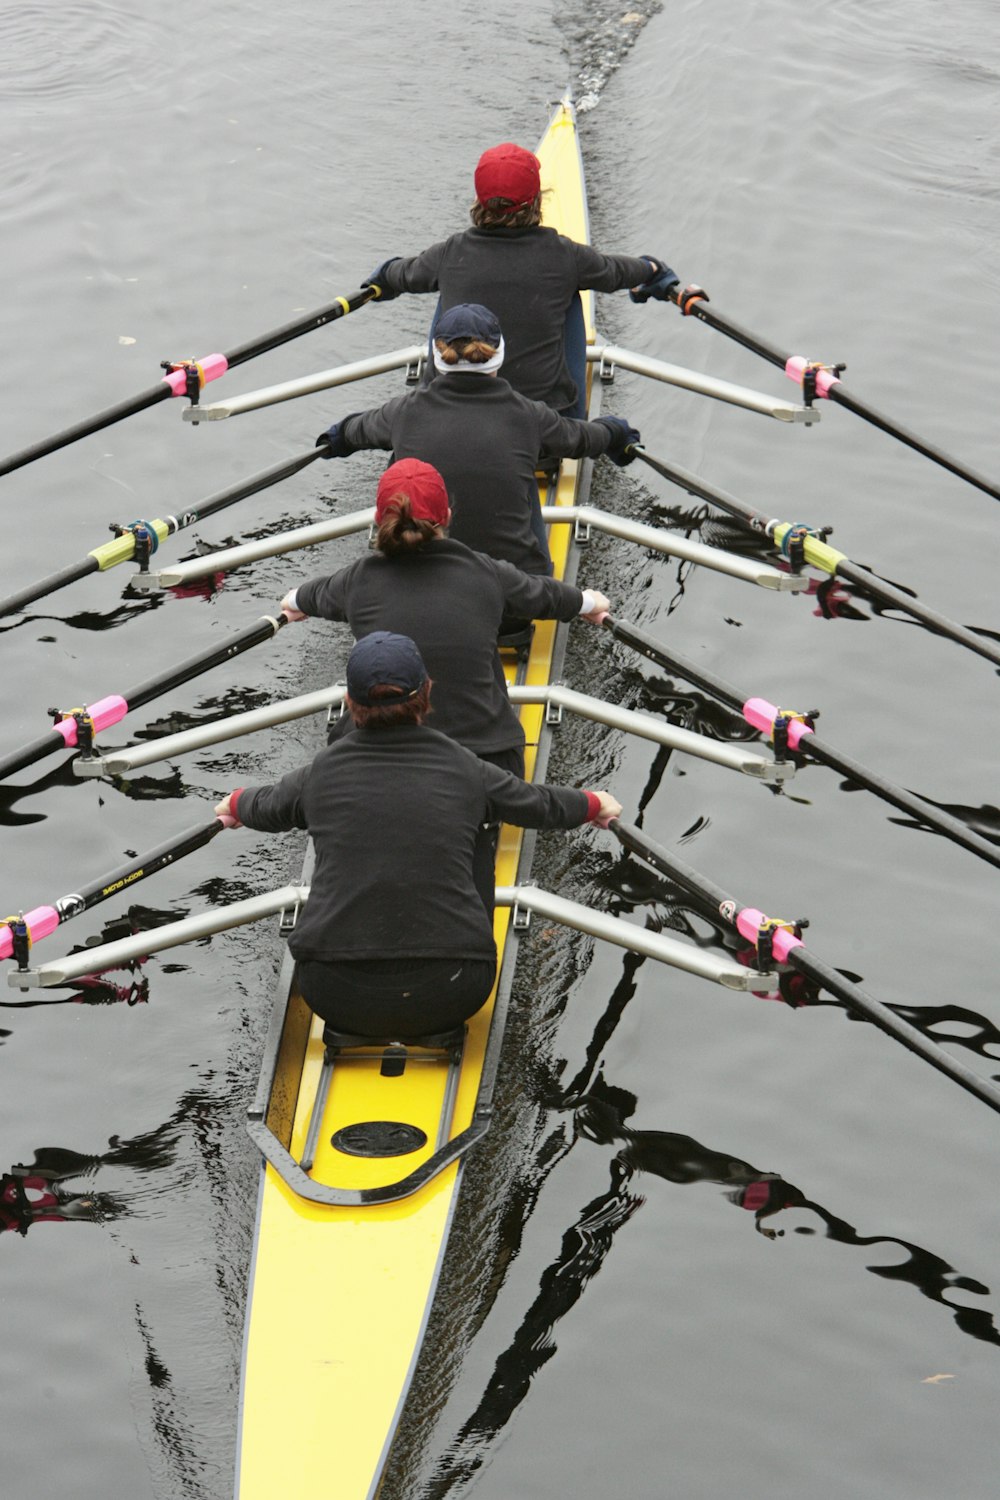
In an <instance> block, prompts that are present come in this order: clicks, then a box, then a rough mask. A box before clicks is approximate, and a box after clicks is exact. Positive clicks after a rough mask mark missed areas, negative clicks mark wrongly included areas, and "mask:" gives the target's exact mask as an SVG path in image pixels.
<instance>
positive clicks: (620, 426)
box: [597, 417, 642, 469]
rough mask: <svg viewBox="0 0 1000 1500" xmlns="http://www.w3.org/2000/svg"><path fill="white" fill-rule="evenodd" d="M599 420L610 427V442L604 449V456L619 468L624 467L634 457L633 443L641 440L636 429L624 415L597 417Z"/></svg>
mask: <svg viewBox="0 0 1000 1500" xmlns="http://www.w3.org/2000/svg"><path fill="white" fill-rule="evenodd" d="M597 420H598V421H599V422H601V423H603V425H604V426H605V427H607V428H609V429H610V432H611V442H610V443H609V444H608V446H607V448H606V449H605V450H604V452H605V455H606V457H608V458H610V460H611V462H612V463H613V464H617V465H618V467H619V469H624V467H625V465H626V464H630V463H631V462H632V460H633V459H634V458H635V444H636V443H641V442H642V436H641V434H640V433H639V431H638V429H637V428H635V427H630V426H629V424H628V420H627V419H626V418H625V417H598V419H597Z"/></svg>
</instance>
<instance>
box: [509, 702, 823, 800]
mask: <svg viewBox="0 0 1000 1500" xmlns="http://www.w3.org/2000/svg"><path fill="white" fill-rule="evenodd" d="M508 692H509V695H510V701H511V703H544V704H545V705H546V706H547V707H548V708H549V709H556V710H558V709H563V708H565V709H568V710H569V712H570V713H574V714H579V715H580V717H581V718H584V719H591V720H593V721H594V723H596V724H608V725H610V726H611V728H613V729H621V730H623V731H624V733H626V734H634V735H638V736H639V737H640V738H642V739H646V740H653V741H654V742H655V743H656V744H658V745H665V746H667V747H668V749H671V750H681V751H683V752H684V753H685V754H687V755H695V756H697V757H698V759H699V760H708V761H711V762H713V764H715V765H718V766H725V767H726V768H727V769H728V770H730V771H740V772H742V774H743V775H744V776H756V777H758V778H759V779H760V780H762V781H768V782H771V783H776V782H781V781H786V780H788V778H789V777H790V776H791V775H792V774H793V773H794V767H793V766H792V764H791V762H790V761H788V762H785V763H783V764H780V765H779V764H778V762H776V761H773V760H771V759H770V758H769V757H768V756H766V755H758V754H757V753H756V752H755V751H754V750H752V749H750V748H749V747H748V746H744V745H738V744H736V745H734V744H729V743H727V742H726V741H723V740H713V739H710V738H709V737H708V735H705V734H696V733H695V732H694V731H693V730H690V729H681V728H679V727H678V726H677V725H675V724H667V723H666V722H665V721H664V720H662V719H657V718H655V717H654V716H653V715H652V714H643V713H638V712H636V711H635V710H634V709H631V708H619V707H618V706H617V704H613V703H606V702H605V701H604V699H603V698H591V697H589V696H588V695H587V694H586V693H578V692H576V691H575V690H574V689H573V688H567V687H563V686H561V684H553V685H550V686H540V687H517V686H513V687H510V688H509V689H508Z"/></svg>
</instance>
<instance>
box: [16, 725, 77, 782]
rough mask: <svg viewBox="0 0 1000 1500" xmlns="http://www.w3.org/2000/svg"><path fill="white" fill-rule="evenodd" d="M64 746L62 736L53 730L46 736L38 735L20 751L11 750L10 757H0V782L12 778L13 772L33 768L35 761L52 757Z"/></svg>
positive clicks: (64, 742)
mask: <svg viewBox="0 0 1000 1500" xmlns="http://www.w3.org/2000/svg"><path fill="white" fill-rule="evenodd" d="M65 745H66V741H65V740H64V739H63V737H62V735H61V734H57V733H56V731H55V730H54V729H50V730H49V732H48V734H41V735H39V737H38V739H37V740H32V742H31V744H30V745H24V746H22V748H21V749H20V750H13V751H12V752H11V753H10V755H4V756H2V757H0V781H3V780H4V778H5V777H7V776H13V775H14V772H15V771H23V770H24V768H25V767H26V766H33V765H34V764H35V762H36V761H39V760H44V759H45V757H46V756H47V755H54V754H55V753H56V751H57V750H62V749H64V748H65Z"/></svg>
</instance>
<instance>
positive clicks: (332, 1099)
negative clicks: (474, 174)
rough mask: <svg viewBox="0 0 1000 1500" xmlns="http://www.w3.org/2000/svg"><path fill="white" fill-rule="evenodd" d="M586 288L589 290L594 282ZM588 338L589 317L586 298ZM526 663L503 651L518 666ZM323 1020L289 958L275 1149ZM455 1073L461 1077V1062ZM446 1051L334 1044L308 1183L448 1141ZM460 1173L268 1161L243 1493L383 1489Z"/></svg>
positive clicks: (547, 171)
mask: <svg viewBox="0 0 1000 1500" xmlns="http://www.w3.org/2000/svg"><path fill="white" fill-rule="evenodd" d="M539 157H540V159H541V162H542V182H543V188H544V189H546V193H545V197H544V199H543V201H544V202H545V205H546V209H545V217H546V222H547V223H551V224H554V225H556V227H558V228H560V229H561V230H562V231H563V232H565V233H568V234H570V235H571V236H573V237H574V238H577V239H580V240H585V239H587V237H588V234H587V209H586V197H585V192H584V185H583V171H582V162H581V158H580V151H579V144H578V140H577V135H576V127H575V120H574V117H573V112H572V108H571V107H570V106H569V105H568V104H563V105H561V106H560V107H559V109H557V111H556V112H555V114H554V115H553V118H552V120H551V122H550V124H549V127H548V129H547V131H546V134H545V136H544V137H543V140H542V142H541V144H540V146H539ZM586 301H587V302H588V303H589V302H590V301H591V299H590V298H589V297H588V298H587V299H586ZM584 312H585V319H586V325H587V334H588V338H590V339H592V338H593V330H592V316H591V309H590V307H589V306H587V307H585V309H584ZM583 477H584V476H583V474H582V473H581V469H580V466H579V465H577V464H576V463H573V462H567V463H566V464H564V466H563V469H562V471H561V473H560V475H559V478H558V481H557V485H556V493H555V495H554V496H553V495H552V494H551V493H550V494H549V496H548V497H547V498H548V500H549V503H552V501H553V500H554V501H555V503H556V504H560V505H572V504H574V503H577V502H578V501H579V498H580V489H581V481H582V479H583ZM568 532H569V528H568V527H566V526H559V527H555V528H553V533H552V552H553V560H554V563H555V567H556V572H557V574H559V575H560V576H563V577H568V576H569V574H570V573H571V572H572V549H571V547H570V539H569V536H568ZM564 636H565V628H564V627H558V626H557V625H556V624H555V623H554V622H541V623H539V624H538V625H537V626H536V628H535V634H534V639H533V642H532V647H531V652H530V656H529V658H528V661H527V663H526V665H525V666H523V667H522V679H521V680H523V681H525V682H526V683H528V684H529V685H535V684H544V683H546V682H549V681H550V680H552V678H553V676H554V675H557V673H558V670H559V668H560V666H561V659H562V653H563V649H564ZM516 670H517V669H516V664H515V663H513V662H512V663H510V664H508V673H509V676H510V677H511V680H513V676H514V673H515V671H516ZM522 723H523V726H524V729H525V735H526V739H527V754H526V774H527V775H528V776H529V778H530V777H532V776H536V777H537V776H541V775H542V774H544V765H545V761H546V759H547V751H548V729H547V726H546V724H545V720H544V710H543V709H542V708H541V707H538V706H527V707H525V708H524V709H523V710H522ZM533 846H534V836H533V835H531V834H527V835H522V833H521V830H519V829H512V828H504V830H503V832H502V835H501V840H500V846H499V850H498V856H497V881H498V884H501V885H514V884H516V883H517V882H518V881H522V882H523V881H524V880H525V879H526V878H527V874H528V870H529V867H530V861H531V855H532V851H533ZM494 926H495V936H496V942H497V951H498V953H499V954H501V955H502V958H501V964H500V970H499V978H498V984H497V988H496V990H495V992H494V994H493V996H491V998H490V1000H489V1002H488V1003H487V1004H486V1005H485V1006H484V1007H483V1008H482V1010H480V1011H479V1013H478V1014H477V1015H476V1016H474V1017H473V1019H472V1020H471V1021H470V1022H469V1023H468V1028H467V1035H466V1039H465V1045H464V1049H463V1052H462V1056H461V1064H460V1067H459V1068H458V1070H457V1087H456V1088H455V1090H454V1098H453V1108H449V1110H448V1111H447V1113H449V1114H450V1121H448V1122H447V1124H446V1127H445V1131H444V1138H445V1140H455V1138H457V1137H459V1136H460V1135H461V1134H462V1133H463V1132H470V1131H472V1130H473V1129H474V1127H476V1126H481V1127H483V1128H485V1125H486V1124H488V1120H489V1114H490V1110H491V1100H492V1087H493V1081H494V1079H495V1075H496V1070H497V1065H498V1062H499V1050H500V1044H501V1041H502V1036H503V1028H504V1021H505V1017H506V1006H507V999H508V996H509V993H510V986H511V980H512V974H513V968H514V962H515V957H516V947H517V941H516V933H514V932H513V931H512V928H511V912H510V909H509V908H508V907H498V908H497V911H496V917H495V924H494ZM323 1056H324V1045H323V1039H322V1026H321V1024H320V1023H319V1022H318V1021H316V1020H315V1019H314V1018H312V1017H311V1015H310V1013H309V1012H308V1009H307V1007H306V1006H305V1004H304V1002H303V1001H302V1000H301V997H299V996H298V995H297V994H296V993H295V992H294V990H293V988H292V965H291V962H290V961H286V964H285V966H284V968H283V971H282V976H281V980H280V982H279V987H278V998H277V1000H276V1004H275V1009H274V1014H273V1016H272V1022H271V1028H270V1031H269V1036H268V1043H267V1048H266V1054H265V1066H264V1070H263V1072H262V1081H261V1086H260V1088H259V1089H258V1094H257V1098H256V1099H255V1102H254V1106H253V1109H252V1111H251V1120H250V1129H251V1135H254V1136H255V1138H256V1139H258V1140H260V1139H263V1138H265V1137H266V1139H268V1140H270V1141H272V1142H273V1141H276V1142H277V1143H278V1147H277V1148H276V1155H277V1156H278V1157H280V1156H281V1153H282V1152H288V1153H289V1154H290V1156H291V1157H292V1158H294V1160H295V1161H299V1160H300V1159H301V1157H302V1154H303V1150H304V1147H305V1143H306V1137H307V1133H308V1129H309V1119H310V1115H311V1112H312V1108H313V1101H314V1099H315V1096H316V1092H317V1085H318V1082H319V1079H320V1076H321V1070H322V1065H323ZM452 1076H453V1077H454V1074H453V1075H452ZM447 1079H448V1064H447V1059H445V1058H443V1057H441V1056H439V1055H434V1054H431V1053H422V1052H420V1051H419V1050H418V1051H412V1052H411V1053H410V1054H408V1056H407V1057H406V1059H405V1063H404V1065H403V1067H402V1068H401V1069H399V1067H398V1066H397V1067H395V1068H394V1067H391V1066H390V1067H389V1068H388V1069H387V1067H386V1065H385V1061H384V1056H383V1054H382V1053H381V1052H379V1051H377V1050H375V1051H372V1052H371V1053H369V1054H365V1053H362V1052H359V1053H355V1052H345V1053H343V1054H341V1055H340V1060H339V1061H338V1063H337V1065H336V1067H335V1069H334V1072H333V1081H332V1084H331V1086H330V1089H329V1093H328V1096H327V1099H326V1102H325V1106H324V1108H323V1113H322V1123H321V1125H320V1128H319V1130H318V1132H315V1130H314V1135H315V1137H316V1155H315V1161H314V1164H313V1166H312V1168H311V1169H310V1173H309V1176H310V1179H311V1181H313V1182H315V1183H318V1184H321V1185H323V1184H326V1185H334V1184H335V1185H336V1186H337V1187H338V1188H343V1189H347V1190H354V1191H355V1193H356V1195H357V1196H362V1195H363V1194H364V1193H366V1192H371V1191H373V1190H374V1191H376V1192H377V1190H378V1189H380V1188H385V1187H386V1186H387V1185H388V1184H391V1183H392V1182H394V1181H396V1180H397V1179H398V1178H399V1177H400V1176H401V1174H404V1173H407V1174H408V1173H411V1172H414V1171H419V1169H420V1167H421V1166H422V1165H425V1164H426V1163H427V1162H428V1161H429V1159H430V1158H431V1157H432V1155H433V1153H434V1151H435V1147H436V1146H437V1145H439V1144H440V1142H439V1124H440V1121H441V1119H442V1105H443V1101H444V1098H445V1091H446V1088H447ZM359 1120H378V1121H393V1122H405V1123H406V1124H407V1125H410V1126H413V1127H416V1128H417V1130H418V1131H419V1132H420V1133H421V1134H422V1135H423V1136H424V1137H425V1143H424V1144H423V1145H421V1146H419V1147H418V1149H416V1150H413V1151H410V1152H408V1153H407V1154H406V1155H405V1156H402V1157H401V1156H399V1155H393V1156H388V1157H377V1158H372V1157H368V1156H350V1155H345V1154H344V1153H343V1152H342V1151H341V1150H338V1149H336V1148H335V1147H334V1145H333V1144H332V1138H333V1137H334V1136H335V1135H336V1134H337V1132H338V1131H339V1130H341V1129H342V1128H344V1127H346V1126H348V1125H351V1124H353V1123H355V1122H357V1121H359ZM461 1173H462V1158H461V1156H459V1158H458V1159H457V1160H455V1161H453V1162H451V1163H450V1164H449V1165H447V1166H445V1167H444V1169H443V1170H441V1171H439V1172H437V1173H436V1175H434V1176H433V1177H432V1178H431V1179H430V1180H429V1181H427V1182H426V1183H424V1184H423V1185H422V1186H420V1187H418V1189H417V1190H416V1191H414V1192H412V1193H409V1194H408V1195H407V1196H406V1197H403V1198H400V1199H398V1200H397V1201H394V1202H379V1203H374V1204H373V1203H353V1204H345V1203H334V1204H331V1203H323V1202H315V1201H310V1200H309V1199H307V1198H305V1197H303V1196H301V1195H300V1193H298V1192H296V1191H295V1190H294V1189H293V1188H292V1187H291V1186H289V1184H288V1182H287V1181H286V1180H284V1178H283V1176H282V1174H281V1172H280V1171H279V1170H277V1169H276V1167H275V1165H274V1164H273V1162H271V1161H268V1162H267V1163H266V1164H265V1166H264V1169H263V1171H262V1174H261V1182H260V1191H259V1201H258V1209H257V1223H256V1233H255V1243H254V1253H253V1261H252V1266H251V1272H250V1280H249V1289H248V1300H247V1318H246V1330H245V1338H244V1352H243V1374H242V1381H241V1399H240V1423H239V1427H240V1430H239V1441H238V1469H237V1477H236V1496H237V1500H273V1497H274V1496H275V1495H276V1494H286V1495H294V1496H295V1497H296V1500H319V1497H321V1496H322V1497H327V1496H329V1495H330V1494H331V1493H335V1494H336V1495H337V1496H338V1500H372V1497H374V1496H375V1495H376V1494H377V1492H378V1489H379V1486H380V1484H381V1479H382V1475H383V1473H384V1470H385V1466H386V1461H387V1458H388V1454H389V1449H390V1447H391V1444H392V1441H393V1437H394V1434H395V1431H396V1428H397V1426H398V1423H399V1418H400V1414H401V1412H402V1407H403V1404H404V1402H405V1400H406V1396H407V1392H408V1390H409V1386H410V1382H411V1379H412V1375H413V1371H414V1368H415V1365H416V1360H417V1356H418V1354H419V1351H420V1346H421V1343H422V1340H423V1334H424V1330H425V1328H426V1324H427V1319H428V1317H429V1315H430V1309H431V1305H432V1303H433V1299H434V1293H435V1290H436V1287H437V1282H438V1278H439V1274H440V1269H441V1263H442V1258H443V1255H444V1250H445V1246H446V1244H447V1240H448V1232H449V1228H450V1225H451V1221H452V1217H453V1214H454V1209H455V1202H456V1198H457V1194H458V1189H459V1185H460V1180H461Z"/></svg>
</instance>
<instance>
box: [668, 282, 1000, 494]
mask: <svg viewBox="0 0 1000 1500" xmlns="http://www.w3.org/2000/svg"><path fill="white" fill-rule="evenodd" d="M672 300H673V301H674V302H676V303H677V305H678V307H679V308H680V309H681V311H682V312H683V313H685V314H690V315H691V316H692V317H695V318H700V319H701V321H702V322H703V323H707V324H708V326H709V328H715V329H716V330H717V331H718V332H719V333H724V334H725V335H726V337H727V338H731V339H735V341H736V343H737V344H742V345H743V347H744V349H749V350H750V351H751V353H752V354H759V355H760V356H761V358H762V359H766V360H769V361H770V363H771V364H772V365H777V366H778V368H779V369H781V370H784V372H785V374H786V375H787V376H788V377H789V379H790V380H795V381H797V382H798V383H799V384H800V385H801V387H802V395H803V399H804V400H805V402H806V405H807V406H811V405H812V403H813V401H814V400H815V398H816V397H817V396H819V397H822V398H824V399H825V400H827V401H835V402H836V403H837V405H838V406H843V407H846V409H847V410H848V411H852V412H854V414H855V416H858V417H863V418H864V420H865V421H866V422H871V424H872V426H873V427H880V428H881V429H882V431H883V432H887V433H888V434H889V436H890V437H894V438H898V440H899V441H900V442H901V443H905V444H906V446H907V447H908V448H913V449H915V450H916V452H917V453H922V454H923V455H924V457H925V458H929V459H930V460H931V462H932V463H936V464H940V465H941V467H942V469H947V470H948V472H949V473H951V474H957V475H958V477H959V479H964V480H966V482H967V483H968V484H973V485H975V487H976V489H977V490H982V491H983V492H984V493H985V494H987V495H992V496H993V499H994V500H1000V485H997V484H996V483H994V482H993V480H990V479H986V478H985V477H984V476H983V475H982V474H977V473H976V471H975V469H970V468H969V467H968V466H967V465H966V464H963V463H959V461H958V459H957V458H952V457H951V455H950V454H948V453H945V452H944V450H943V449H942V448H938V447H937V446H936V445H935V444H934V443H929V442H928V441H927V440H926V438H922V437H918V435H917V434H916V433H915V432H911V431H910V430H909V428H907V427H903V426H902V425H901V424H900V423H899V422H894V421H892V419H891V418H890V417H887V416H885V415H883V413H882V412H880V411H876V409H875V407H874V406H869V405H868V403H867V402H865V401H859V400H858V398H857V397H856V396H852V395H851V394H850V392H849V391H846V390H845V389H844V386H843V383H842V381H841V379H840V372H841V370H846V369H847V366H846V365H843V364H840V365H823V364H819V363H818V362H816V361H815V360H808V359H805V358H804V357H803V356H802V355H801V354H787V353H786V352H785V351H784V350H782V349H778V348H776V347H775V345H774V344H771V343H768V341H767V340H766V339H763V338H761V337H760V335H759V334H756V333H751V332H750V330H749V329H747V328H744V327H742V325H741V324H739V323H737V322H735V321H734V320H733V319H732V318H727V317H725V316H724V315H723V314H722V313H720V312H719V311H717V309H716V308H715V307H714V306H709V304H708V298H707V296H706V295H705V293H704V292H703V291H702V289H701V287H686V288H684V289H683V290H681V289H680V288H678V289H677V290H676V291H675V292H674V294H673V298H672Z"/></svg>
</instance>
